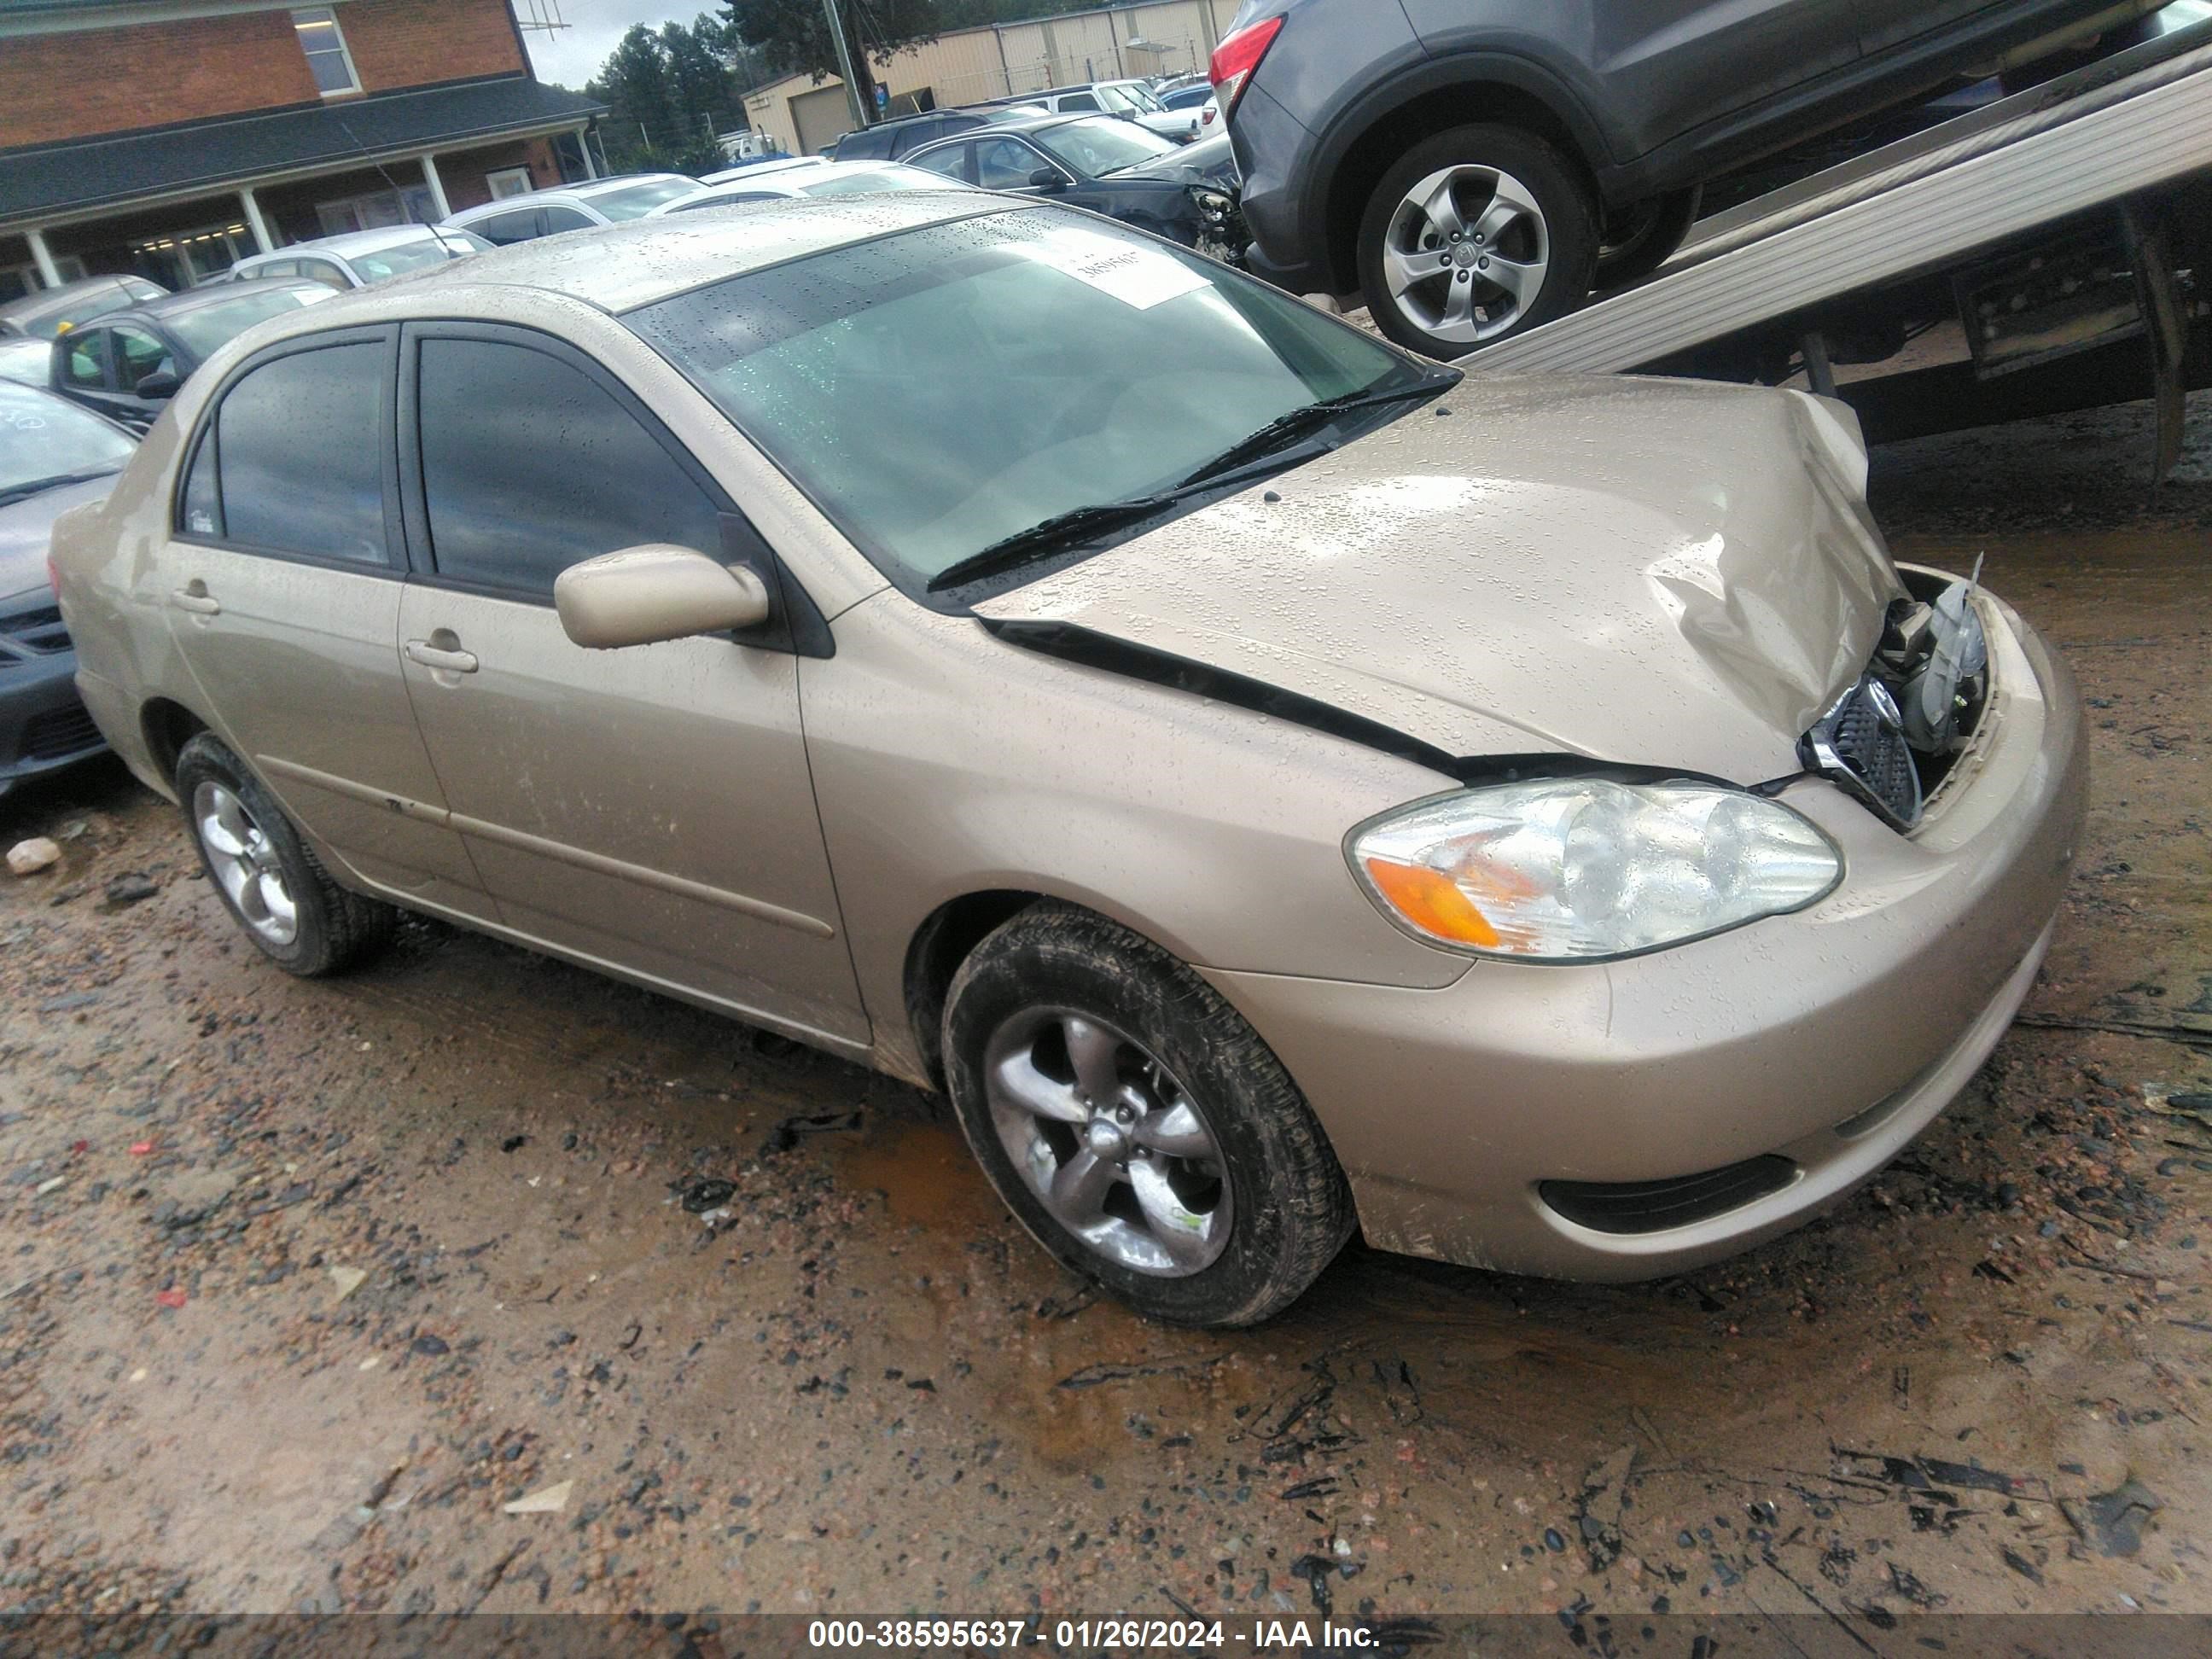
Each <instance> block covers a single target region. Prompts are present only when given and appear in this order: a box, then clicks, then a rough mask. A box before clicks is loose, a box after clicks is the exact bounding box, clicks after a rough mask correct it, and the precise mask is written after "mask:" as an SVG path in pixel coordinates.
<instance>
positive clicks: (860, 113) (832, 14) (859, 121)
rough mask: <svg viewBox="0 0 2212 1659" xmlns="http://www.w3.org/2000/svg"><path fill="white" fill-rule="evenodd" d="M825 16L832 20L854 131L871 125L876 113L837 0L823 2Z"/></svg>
mask: <svg viewBox="0 0 2212 1659" xmlns="http://www.w3.org/2000/svg"><path fill="white" fill-rule="evenodd" d="M822 11H823V15H824V16H826V17H827V18H828V19H829V40H830V43H831V45H832V46H835V47H836V52H837V72H838V74H839V75H841V76H843V77H844V82H845V101H846V103H847V104H848V105H850V106H852V111H853V126H854V131H859V130H860V129H861V128H863V127H866V126H867V125H870V124H871V123H872V122H873V121H874V119H875V112H874V111H873V110H872V109H870V108H868V107H867V102H866V97H865V95H864V94H862V92H861V90H860V76H859V75H858V73H856V72H855V71H854V68H853V43H852V41H851V40H849V39H848V38H847V36H846V33H845V20H844V19H843V18H842V17H841V16H839V15H837V0H822Z"/></svg>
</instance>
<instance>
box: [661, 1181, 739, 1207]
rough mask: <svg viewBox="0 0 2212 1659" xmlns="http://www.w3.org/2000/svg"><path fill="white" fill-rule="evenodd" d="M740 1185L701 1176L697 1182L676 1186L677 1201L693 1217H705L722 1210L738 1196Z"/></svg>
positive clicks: (679, 1183)
mask: <svg viewBox="0 0 2212 1659" xmlns="http://www.w3.org/2000/svg"><path fill="white" fill-rule="evenodd" d="M737 1190H738V1183H737V1182H734V1181H723V1180H720V1179H718V1178H715V1177H713V1176H698V1177H697V1178H696V1179H695V1180H691V1181H687V1182H678V1183H677V1185H676V1193H677V1200H678V1202H679V1203H680V1204H682V1205H683V1206H684V1210H685V1212H687V1213H689V1214H691V1215H704V1214H706V1212H708V1211H709V1210H715V1209H720V1207H721V1206H723V1205H725V1204H726V1203H728V1202H729V1201H730V1200H731V1199H732V1197H734V1196H735V1195H736V1194H737Z"/></svg>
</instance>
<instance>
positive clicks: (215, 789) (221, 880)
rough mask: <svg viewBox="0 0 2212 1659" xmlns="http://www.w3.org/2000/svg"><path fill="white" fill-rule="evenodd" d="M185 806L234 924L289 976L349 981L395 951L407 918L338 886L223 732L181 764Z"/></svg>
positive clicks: (203, 739)
mask: <svg viewBox="0 0 2212 1659" xmlns="http://www.w3.org/2000/svg"><path fill="white" fill-rule="evenodd" d="M177 798H178V799H179V800H181V801H182V802H183V803H184V806H185V825H186V827H187V828H188V829H190V830H191V836H192V845H193V846H195V847H197V848H198V849H199V854H200V865H201V867H202V868H204V869H205V870H206V872H207V875H208V880H209V881H210V883H211V884H213V885H214V887H215V890H216V892H218V893H220V894H221V895H222V902H223V904H224V906H225V908H228V910H229V912H230V915H231V919H232V920H233V921H235V922H237V923H238V926H239V929H240V932H242V933H244V934H245V935H246V938H247V939H251V940H252V942H253V944H254V945H256V946H257V947H258V949H259V950H260V951H261V953H262V954H263V955H264V956H265V957H268V958H269V959H270V961H271V962H273V963H276V965H277V966H278V967H280V968H282V969H284V970H285V971H286V972H287V973H290V974H297V975H299V976H300V977H301V978H302V979H319V978H321V977H323V976H324V975H327V974H336V973H342V972H343V971H344V970H345V969H348V968H351V967H354V966H356V964H358V963H362V962H364V961H366V960H368V957H372V956H374V954H375V953H376V952H377V951H380V950H382V949H383V948H384V946H385V945H386V944H387V943H389V942H390V940H391V938H392V929H393V928H394V927H395V926H397V924H398V920H399V913H398V910H396V909H394V908H392V906H391V905H388V904H382V903H379V902H377V901H376V900H374V899H368V898H363V897H362V896H360V895H359V894H358V893H350V892H348V891H347V890H345V889H344V888H343V887H341V886H339V885H338V884H337V883H336V882H334V881H332V880H331V878H330V875H329V873H328V872H326V871H325V870H324V868H323V866H322V862H321V860H319V859H317V858H316V856H315V854H314V852H313V849H312V848H309V847H308V845H307V841H306V840H305V838H304V837H302V836H301V834H300V832H299V830H298V829H295V828H294V826H293V823H292V820H291V819H289V817H285V815H284V809H283V807H281V806H279V805H277V804H276V798H275V797H274V796H272V795H271V794H270V793H269V792H268V791H267V790H266V789H264V788H263V787H261V781H260V779H258V778H257V777H255V776H254V775H253V774H252V772H250V771H248V770H247V769H246V766H245V764H244V763H242V762H241V761H240V759H239V758H238V757H237V756H236V755H234V754H233V753H232V752H231V751H230V750H229V748H228V745H226V744H224V743H223V742H222V739H220V738H217V737H216V736H215V735H214V733H212V732H201V733H200V734H199V735H198V736H197V737H196V738H193V739H192V740H191V742H190V743H188V744H185V747H184V752H183V753H181V754H180V755H179V756H178V757H177Z"/></svg>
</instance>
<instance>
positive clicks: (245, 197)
mask: <svg viewBox="0 0 2212 1659" xmlns="http://www.w3.org/2000/svg"><path fill="white" fill-rule="evenodd" d="M238 204H239V206H240V207H242V208H244V209H245V210H246V224H247V225H248V226H249V227H251V228H252V231H253V245H254V247H255V249H256V250H257V251H258V252H262V253H274V252H276V238H275V237H273V236H271V235H270V234H269V224H268V222H267V221H266V220H264V219H263V218H262V216H261V204H260V203H258V202H257V201H255V200H254V199H253V186H252V185H246V188H244V189H243V190H241V191H239V192H238Z"/></svg>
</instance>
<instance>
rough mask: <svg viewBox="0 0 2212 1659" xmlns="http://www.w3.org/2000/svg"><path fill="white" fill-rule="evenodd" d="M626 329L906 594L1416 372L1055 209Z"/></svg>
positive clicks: (1196, 267)
mask: <svg viewBox="0 0 2212 1659" xmlns="http://www.w3.org/2000/svg"><path fill="white" fill-rule="evenodd" d="M624 320H625V321H626V322H628V323H629V325H630V326H631V327H632V328H633V329H635V331H637V333H638V334H639V335H640V336H641V337H643V338H644V339H645V340H646V341H647V343H649V344H651V345H652V346H653V349H655V350H657V351H659V353H660V354H661V355H662V356H665V357H667V358H668V359H670V360H671V362H674V363H675V364H676V365H677V366H678V368H681V369H683V370H684V373H685V374H687V375H688V376H690V379H691V380H693V381H694V383H696V385H697V386H699V387H700V388H701V389H702V391H704V392H706V393H707V395H708V397H710V398H713V399H714V402H715V403H716V404H718V405H719V406H720V408H721V410H723V412H724V413H725V414H726V415H728V416H729V417H730V418H731V419H732V421H733V422H736V424H737V425H738V427H739V428H741V429H742V430H743V431H744V433H745V434H746V435H748V436H749V437H750V438H751V439H752V440H753V441H754V442H756V443H757V444H758V445H759V446H760V447H761V448H762V449H763V450H764V451H766V452H767V453H768V454H769V456H770V458H771V459H774V460H775V462H776V463H777V464H778V465H780V466H781V468H782V469H783V471H785V472H786V473H787V475H788V476H789V477H791V478H792V479H793V480H794V481H795V482H796V483H798V484H799V487H800V488H801V489H805V491H806V493H807V494H808V495H810V496H811V498H812V499H813V501H815V502H816V503H817V505H818V506H819V507H821V508H822V510H823V512H824V513H827V514H828V515H829V518H830V519H831V520H833V521H834V522H836V525H837V526H838V527H839V528H840V529H841V530H842V531H843V532H845V534H846V535H847V536H848V537H849V538H851V539H852V541H853V542H854V544H855V545H857V546H859V547H860V549H861V550H863V551H865V552H866V553H867V555H868V556H869V557H871V558H872V559H873V560H874V561H875V562H877V564H878V566H879V567H880V568H883V569H884V573H885V574H888V575H890V576H891V577H892V578H893V580H898V581H901V582H902V585H904V586H908V587H909V588H920V587H921V586H926V585H927V582H928V581H929V580H930V579H931V578H933V577H934V576H936V575H938V574H940V573H942V572H943V571H945V570H946V569H947V568H950V567H951V566H952V565H954V564H956V563H958V562H961V561H963V560H965V559H969V558H972V557H973V556H975V555H976V554H978V553H980V552H981V551H982V550H985V549H987V548H990V547H994V546H995V545H997V544H999V543H1000V542H1003V541H1005V540H1006V539H1007V538H1011V537H1014V536H1018V535H1020V534H1021V533H1023V532H1026V531H1029V530H1031V529H1034V528H1035V527H1036V526H1039V525H1041V524H1043V523H1044V522H1046V521H1047V520H1051V519H1054V518H1056V517H1058V516H1059V515H1060V514H1062V513H1070V512H1073V511H1075V510H1076V509H1078V508H1080V507H1093V506H1100V505H1104V504H1108V503H1115V502H1120V501H1128V500H1131V499H1133V498H1136V497H1141V496H1145V495H1150V494H1152V493H1154V492H1157V491H1159V490H1162V489H1172V488H1174V487H1175V486H1176V485H1177V484H1179V483H1182V481H1183V480H1185V479H1187V478H1188V477H1190V476H1191V475H1192V474H1193V473H1194V472H1195V471H1198V470H1199V469H1200V468H1202V467H1204V466H1205V465H1206V464H1207V463H1208V462H1209V461H1211V460H1212V459H1215V458H1216V457H1218V456H1219V455H1221V454H1222V453H1224V452H1225V451H1228V450H1230V449H1231V448H1233V447H1236V446H1237V444H1238V443H1240V442H1242V441H1243V440H1245V439H1247V438H1249V437H1250V436H1251V435H1253V434H1254V433H1255V432H1258V431H1259V430H1260V429H1261V428H1263V427H1266V426H1267V425H1268V424H1269V423H1270V422H1274V421H1276V420H1278V419H1279V418H1280V417H1281V416H1285V415H1287V414H1289V413H1291V411H1293V410H1301V409H1304V408H1306V407H1308V406H1309V405H1310V404H1315V403H1317V402H1320V401H1322V400H1324V399H1328V398H1341V397H1346V396H1351V395H1356V394H1358V393H1362V392H1391V391H1397V390H1401V389H1411V388H1413V387H1417V386H1421V385H1423V384H1424V383H1425V381H1426V380H1428V379H1429V378H1430V376H1429V374H1428V372H1427V371H1426V370H1425V369H1424V368H1421V367H1419V366H1418V365H1416V364H1414V363H1413V362H1410V361H1408V360H1407V359H1406V358H1404V357H1401V356H1399V355H1398V354H1397V353H1396V352H1395V351H1393V350H1391V349H1389V347H1387V346H1384V345H1383V344H1382V343H1380V342H1378V341H1376V340H1374V339H1371V338H1370V337H1368V336H1366V335H1364V334H1362V333H1360V332H1358V331H1356V330H1353V329H1351V328H1348V327H1346V325H1343V324H1341V323H1339V322H1337V321H1335V320H1334V319H1331V318H1328V317H1326V316H1324V315H1322V313H1320V312H1318V311H1316V310H1314V309H1313V308H1311V307H1308V306H1306V305H1305V304H1304V303H1303V302H1301V301H1297V300H1294V299H1292V298H1291V297H1290V296H1288V295H1284V294H1280V293H1278V292H1277V291H1276V290H1274V289H1271V288H1268V287H1267V286H1265V285H1264V284H1262V283H1257V282H1255V281H1254V280H1252V279H1251V278H1250V277H1248V276H1243V274H1242V273H1240V272H1237V271H1234V270H1230V269H1229V268H1228V267H1226V266H1225V265H1220V264H1215V263H1214V262H1213V261H1212V260H1210V259H1206V258H1201V257H1200V256H1199V255H1197V254H1194V253H1186V252H1182V250H1180V249H1176V248H1170V247H1168V246H1164V245H1162V244H1160V243H1158V242H1156V241H1154V240H1152V239H1151V238H1149V237H1142V236H1139V235H1136V234H1133V233H1130V232H1127V231H1125V230H1123V229H1122V228H1121V227H1119V226H1117V225H1114V224H1111V223H1108V222H1101V221H1097V220H1094V219H1092V218H1091V216H1088V215H1084V214H1078V213H1074V212H1072V211H1069V210H1065V209H1050V208H1048V209H1033V210H1026V211H1022V210H1017V211H1014V212H1011V213H994V214H990V215H987V216H981V217H977V218H974V219H965V220H960V221H957V222H951V223H947V224H939V225H932V226H929V227H927V228H922V229H919V230H911V231H907V232H905V233H903V234H898V235H894V236H887V237H883V238H879V239H878V240H873V241H867V242H861V243H858V244H855V245H854V246H847V247H841V248H837V249H835V250H833V251H832V252H826V253H822V254H817V255H815V256H813V257H811V258H803V259H795V260H793V261H791V262H790V263H788V264H782V265H778V266H776V267H775V268H774V269H773V270H763V271H759V272H756V273H754V274H752V275H750V276H737V277H732V278H731V279H729V280H728V281H726V282H723V283H717V284H715V285H714V286H712V287H709V288H706V289H697V290H695V291H693V292H691V293H688V294H684V295H678V296H676V297H675V298H673V299H670V300H664V301H659V302H658V303H657V304H654V305H652V306H647V307H641V308H640V309H639V310H637V311H635V312H632V313H629V315H628V316H627V317H626V318H625V319H624ZM1369 418H1376V417H1372V416H1370V417H1369Z"/></svg>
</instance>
